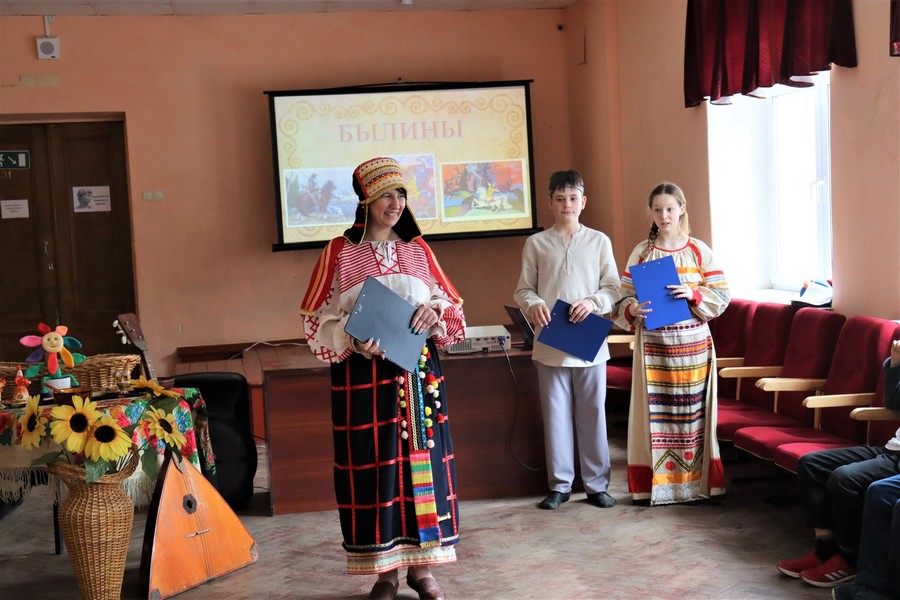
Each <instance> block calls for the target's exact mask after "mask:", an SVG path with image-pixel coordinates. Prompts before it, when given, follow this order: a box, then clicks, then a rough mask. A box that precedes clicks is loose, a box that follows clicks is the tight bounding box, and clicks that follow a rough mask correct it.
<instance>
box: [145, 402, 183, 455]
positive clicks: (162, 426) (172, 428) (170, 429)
mask: <svg viewBox="0 0 900 600" xmlns="http://www.w3.org/2000/svg"><path fill="white" fill-rule="evenodd" d="M147 428H148V429H149V431H150V435H153V436H156V437H157V438H159V439H160V440H162V442H163V443H164V444H166V445H167V446H175V448H176V449H178V450H180V449H181V447H182V446H184V443H185V441H186V440H185V437H184V434H183V433H181V431H179V430H178V427H177V426H176V424H175V415H174V414H172V413H169V414H166V411H164V410H163V409H161V408H151V409H149V411H148V412H147Z"/></svg>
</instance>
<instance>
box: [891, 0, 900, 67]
mask: <svg viewBox="0 0 900 600" xmlns="http://www.w3.org/2000/svg"><path fill="white" fill-rule="evenodd" d="M891 56H900V0H891Z"/></svg>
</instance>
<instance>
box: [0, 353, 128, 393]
mask: <svg viewBox="0 0 900 600" xmlns="http://www.w3.org/2000/svg"><path fill="white" fill-rule="evenodd" d="M139 364H141V357H140V356H138V355H137V354H95V355H93V356H88V357H86V358H85V359H84V361H82V362H81V363H79V364H77V365H75V366H74V367H67V366H66V365H62V367H60V369H61V370H62V374H63V375H74V376H75V379H77V380H78V384H79V387H83V388H88V389H90V390H102V389H106V388H112V387H115V385H116V372H118V371H131V370H132V369H134V368H135V367H136V366H137V365H139ZM28 366H29V365H28V363H15V362H0V379H3V380H5V381H6V387H4V388H3V391H2V393H0V401H2V402H4V403H9V402H11V401H12V397H13V393H15V389H16V384H15V379H16V369H17V368H19V367H22V371H25V369H27V368H28ZM46 375H47V369H46V368H45V367H42V368H41V370H40V372H39V373H38V374H37V375H35V376H34V377H32V378H31V384H30V385H29V386H28V392H29V393H30V394H31V395H32V396H34V395H36V394H40V393H41V379H42V378H43V377H45V376H46Z"/></svg>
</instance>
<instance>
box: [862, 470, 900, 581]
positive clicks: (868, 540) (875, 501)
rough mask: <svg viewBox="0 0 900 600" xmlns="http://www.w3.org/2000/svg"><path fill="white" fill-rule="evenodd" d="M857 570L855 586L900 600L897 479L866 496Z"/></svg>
mask: <svg viewBox="0 0 900 600" xmlns="http://www.w3.org/2000/svg"><path fill="white" fill-rule="evenodd" d="M858 568H859V571H858V574H857V576H856V582H857V583H859V584H860V585H864V586H866V587H868V588H871V589H873V590H875V591H877V592H879V593H881V594H883V595H885V596H888V597H889V598H900V475H895V476H894V477H889V478H887V479H882V480H881V481H876V482H875V483H873V484H872V485H870V486H869V489H868V491H867V492H866V501H865V506H864V508H863V520H862V532H861V537H860V544H859V562H858Z"/></svg>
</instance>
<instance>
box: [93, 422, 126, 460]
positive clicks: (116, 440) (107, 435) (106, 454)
mask: <svg viewBox="0 0 900 600" xmlns="http://www.w3.org/2000/svg"><path fill="white" fill-rule="evenodd" d="M130 450H131V436H130V435H128V434H127V433H125V431H124V430H123V429H122V428H121V427H119V424H118V423H117V422H116V420H115V419H113V418H112V417H111V416H109V415H103V416H102V417H100V420H99V421H98V422H97V423H95V424H94V427H93V428H91V432H90V436H88V440H87V443H86V444H85V446H84V453H85V455H86V456H87V457H88V458H89V459H91V460H94V461H97V460H101V459H102V460H118V459H120V458H123V457H124V456H127V455H128V452H129V451H130Z"/></svg>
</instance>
